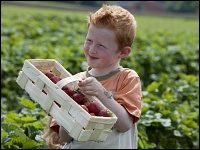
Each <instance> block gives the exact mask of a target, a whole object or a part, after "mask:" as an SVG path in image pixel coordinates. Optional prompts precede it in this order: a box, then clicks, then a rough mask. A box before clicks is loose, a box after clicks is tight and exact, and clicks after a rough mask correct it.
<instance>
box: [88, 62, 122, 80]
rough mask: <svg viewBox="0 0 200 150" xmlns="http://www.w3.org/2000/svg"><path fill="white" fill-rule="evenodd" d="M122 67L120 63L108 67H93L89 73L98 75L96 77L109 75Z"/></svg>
mask: <svg viewBox="0 0 200 150" xmlns="http://www.w3.org/2000/svg"><path fill="white" fill-rule="evenodd" d="M119 67H120V65H119V64H117V65H115V66H110V67H107V68H91V69H90V70H89V73H90V74H91V75H92V76H96V77H99V76H104V75H107V74H109V73H111V72H113V71H115V70H117V69H118V68H119Z"/></svg>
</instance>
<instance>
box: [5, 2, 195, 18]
mask: <svg viewBox="0 0 200 150" xmlns="http://www.w3.org/2000/svg"><path fill="white" fill-rule="evenodd" d="M103 3H104V4H116V5H120V6H122V7H124V8H125V9H127V10H129V11H131V12H134V13H139V14H145V15H167V16H169V15H170V16H177V15H178V16H179V15H180V16H189V17H198V16H199V1H24V2H23V1H1V4H7V5H8V4H9V5H20V6H31V7H41V8H55V9H63V10H81V11H90V10H95V9H98V8H99V7H100V6H101V5H102V4H103Z"/></svg>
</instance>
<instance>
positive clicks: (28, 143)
mask: <svg viewBox="0 0 200 150" xmlns="http://www.w3.org/2000/svg"><path fill="white" fill-rule="evenodd" d="M37 147H38V143H37V142H35V141H34V140H31V139H28V140H26V141H25V142H24V143H23V147H22V148H23V149H35V148H37Z"/></svg>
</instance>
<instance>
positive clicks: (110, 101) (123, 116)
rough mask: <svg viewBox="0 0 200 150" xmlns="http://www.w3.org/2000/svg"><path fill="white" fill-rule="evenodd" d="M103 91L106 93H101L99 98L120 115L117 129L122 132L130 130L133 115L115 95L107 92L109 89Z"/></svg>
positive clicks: (116, 125)
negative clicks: (116, 99)
mask: <svg viewBox="0 0 200 150" xmlns="http://www.w3.org/2000/svg"><path fill="white" fill-rule="evenodd" d="M103 93H104V94H101V96H98V98H99V100H101V102H102V103H103V104H104V105H105V106H106V107H107V108H108V109H110V110H111V111H112V112H113V113H114V114H115V115H116V116H117V117H118V120H117V122H116V124H115V127H116V129H117V130H118V131H120V132H126V131H128V130H129V129H130V128H131V126H132V125H133V117H132V116H131V115H130V114H129V113H128V111H127V110H126V109H125V108H124V107H123V106H122V105H120V104H119V103H118V102H117V101H115V99H114V98H113V96H110V95H108V94H107V90H105V89H104V92H103Z"/></svg>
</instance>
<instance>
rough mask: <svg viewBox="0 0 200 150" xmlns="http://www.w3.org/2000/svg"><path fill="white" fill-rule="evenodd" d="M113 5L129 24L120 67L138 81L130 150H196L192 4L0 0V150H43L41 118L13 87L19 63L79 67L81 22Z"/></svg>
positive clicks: (195, 17) (195, 8)
mask: <svg viewBox="0 0 200 150" xmlns="http://www.w3.org/2000/svg"><path fill="white" fill-rule="evenodd" d="M103 3H104V4H117V5H120V6H122V7H124V8H126V9H127V10H129V11H130V12H131V13H132V14H133V15H134V17H135V18H136V21H137V24H138V26H137V35H136V39H135V41H134V44H133V45H132V47H131V48H132V52H131V53H130V55H129V56H128V57H127V58H125V59H123V60H122V61H121V65H122V66H123V67H128V68H132V69H133V70H135V71H136V72H137V73H138V75H139V76H140V79H141V83H142V94H143V99H142V114H141V118H140V120H139V121H138V122H137V126H138V149H199V1H1V148H2V149H41V148H48V147H47V145H46V144H45V143H44V141H42V140H41V135H42V134H43V133H44V130H45V129H46V122H47V120H46V119H47V117H48V114H47V112H45V111H44V110H43V109H42V108H41V107H40V105H39V104H38V103H36V102H34V101H33V100H31V98H30V97H29V95H28V93H27V92H26V91H25V90H24V89H22V88H21V87H20V86H19V85H18V84H17V83H16V79H17V77H18V73H19V71H21V69H22V67H23V64H24V61H25V60H26V59H39V58H41V59H56V60H57V61H59V62H60V64H62V66H63V67H64V68H66V70H68V71H69V72H70V73H71V74H75V73H77V72H80V71H84V70H85V69H86V61H85V56H84V53H83V44H84V41H85V36H86V34H87V24H86V17H87V16H88V14H89V12H91V11H92V12H94V11H96V10H98V9H99V8H100V7H101V6H102V4H103Z"/></svg>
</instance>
